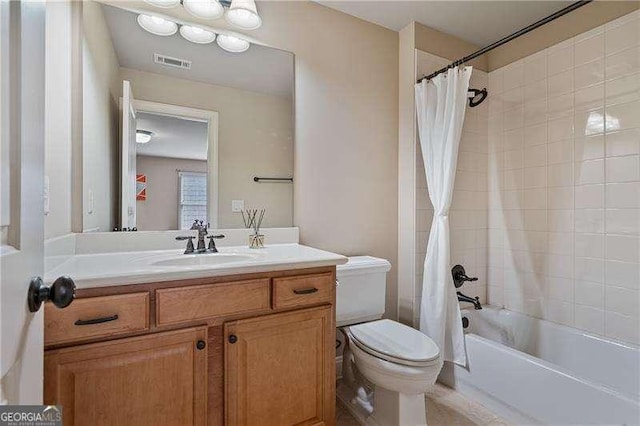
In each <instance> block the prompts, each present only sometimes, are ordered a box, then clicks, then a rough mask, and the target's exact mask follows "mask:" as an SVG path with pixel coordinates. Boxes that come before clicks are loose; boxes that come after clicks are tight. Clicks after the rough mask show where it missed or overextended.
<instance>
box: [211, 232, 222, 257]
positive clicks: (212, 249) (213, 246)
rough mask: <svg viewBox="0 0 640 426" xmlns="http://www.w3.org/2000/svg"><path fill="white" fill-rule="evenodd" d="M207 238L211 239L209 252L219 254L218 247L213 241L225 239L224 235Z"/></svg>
mask: <svg viewBox="0 0 640 426" xmlns="http://www.w3.org/2000/svg"><path fill="white" fill-rule="evenodd" d="M207 238H208V239H209V247H208V248H207V250H209V251H210V252H212V253H217V252H218V248H217V247H216V242H215V241H213V240H215V239H218V238H224V235H223V234H219V235H207Z"/></svg>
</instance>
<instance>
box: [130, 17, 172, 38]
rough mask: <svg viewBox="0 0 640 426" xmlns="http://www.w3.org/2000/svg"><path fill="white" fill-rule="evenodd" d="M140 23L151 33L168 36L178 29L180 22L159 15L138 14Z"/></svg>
mask: <svg viewBox="0 0 640 426" xmlns="http://www.w3.org/2000/svg"><path fill="white" fill-rule="evenodd" d="M138 24H139V25H140V26H141V27H142V28H144V29H145V30H147V31H149V32H150V33H151V34H154V35H158V36H164V37H166V36H170V35H173V34H175V33H176V32H177V31H178V24H176V23H175V22H172V21H169V20H166V19H164V18H161V17H159V16H151V15H144V14H140V15H138Z"/></svg>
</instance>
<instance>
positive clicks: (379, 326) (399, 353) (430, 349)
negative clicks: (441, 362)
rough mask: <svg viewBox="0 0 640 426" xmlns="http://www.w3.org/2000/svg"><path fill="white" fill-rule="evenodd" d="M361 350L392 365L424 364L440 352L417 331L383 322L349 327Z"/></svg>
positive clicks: (391, 322)
mask: <svg viewBox="0 0 640 426" xmlns="http://www.w3.org/2000/svg"><path fill="white" fill-rule="evenodd" d="M349 332H350V334H351V336H352V337H353V338H354V339H355V340H356V343H359V345H358V346H360V347H361V348H362V349H363V350H367V349H369V350H367V352H374V353H372V355H378V356H380V357H381V358H383V359H387V360H389V361H392V362H400V363H403V361H408V362H409V363H418V364H419V363H428V362H429V361H433V360H435V359H437V358H438V357H439V356H440V349H439V348H438V346H437V345H436V344H435V343H434V341H433V340H431V339H430V338H429V337H428V336H426V335H424V334H422V333H421V332H420V331H418V330H416V329H414V328H411V327H409V326H406V325H404V324H400V323H399V322H395V321H391V320H388V319H383V320H379V321H372V322H367V323H364V324H359V325H355V326H353V327H349Z"/></svg>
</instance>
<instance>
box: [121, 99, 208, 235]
mask: <svg viewBox="0 0 640 426" xmlns="http://www.w3.org/2000/svg"><path fill="white" fill-rule="evenodd" d="M133 105H134V106H135V108H136V111H137V112H144V113H150V114H156V115H167V116H171V117H178V118H183V119H186V120H192V121H201V122H205V123H207V125H208V129H207V130H208V137H207V216H209V217H208V220H209V224H210V226H211V228H213V229H216V228H217V227H218V189H219V188H218V183H219V180H218V123H219V121H218V111H211V110H206V109H197V108H190V107H184V106H179V105H171V104H164V103H160V102H151V101H143V100H139V99H134V101H133ZM119 190H120V191H122V185H120V188H119ZM136 225H137V224H136Z"/></svg>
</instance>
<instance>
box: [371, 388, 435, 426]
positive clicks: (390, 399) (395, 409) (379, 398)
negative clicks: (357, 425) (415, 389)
mask: <svg viewBox="0 0 640 426" xmlns="http://www.w3.org/2000/svg"><path fill="white" fill-rule="evenodd" d="M373 398H374V404H373V406H374V411H373V415H372V416H371V417H372V420H374V421H375V422H376V423H377V424H379V425H384V426H409V425H411V426H426V424H427V411H426V405H425V395H424V394H423V393H421V394H415V395H407V394H403V393H399V392H394V391H390V390H387V389H385V388H383V387H380V386H376V389H375V391H374V394H373ZM376 423H374V424H376Z"/></svg>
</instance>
